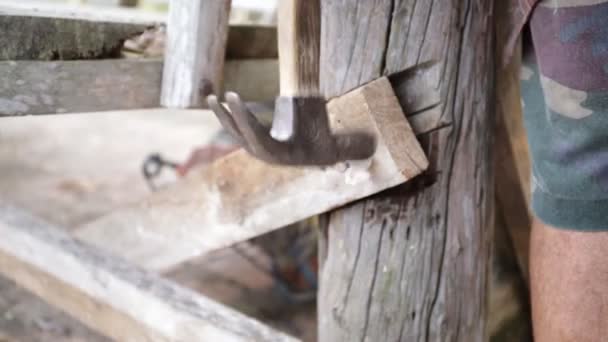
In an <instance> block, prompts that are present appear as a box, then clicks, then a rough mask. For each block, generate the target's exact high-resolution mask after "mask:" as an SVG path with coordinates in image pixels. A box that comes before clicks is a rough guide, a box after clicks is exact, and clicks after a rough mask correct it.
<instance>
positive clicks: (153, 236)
mask: <svg viewBox="0 0 608 342" xmlns="http://www.w3.org/2000/svg"><path fill="white" fill-rule="evenodd" d="M328 110H329V113H330V116H331V123H332V126H333V128H334V129H335V130H336V131H343V130H347V129H355V128H359V129H372V130H373V132H374V133H375V134H376V136H377V137H378V138H379V144H378V149H377V152H376V154H375V155H374V157H373V158H372V159H371V161H370V163H366V162H357V163H352V164H351V165H350V166H346V165H337V166H334V167H330V168H325V169H320V168H290V167H280V166H275V165H269V164H265V163H263V162H260V161H258V160H256V159H253V158H252V157H250V156H249V155H248V154H247V153H246V152H245V151H243V150H240V151H237V152H235V153H233V154H231V155H228V156H226V157H225V158H223V159H220V160H219V161H217V162H215V163H214V164H212V165H210V166H209V167H207V168H204V169H201V170H200V171H198V172H192V173H191V174H190V175H189V177H188V178H186V179H185V180H184V181H182V182H180V183H178V184H176V185H175V186H174V187H173V188H171V189H167V190H165V191H162V192H157V193H155V194H153V195H152V196H151V197H150V198H149V199H147V200H146V201H144V202H142V203H140V204H139V205H136V206H133V207H130V208H126V209H124V210H118V211H116V212H114V213H111V214H109V215H108V216H106V217H104V218H101V219H99V220H96V221H94V222H92V223H90V224H88V225H85V226H84V227H82V228H81V229H79V231H78V232H76V236H78V237H79V238H81V239H83V240H85V241H88V242H90V243H93V244H95V245H98V246H100V247H102V248H105V249H107V250H109V251H111V252H112V253H116V254H118V255H121V256H123V257H125V258H127V259H128V260H130V261H132V262H134V263H136V264H138V265H143V266H144V267H146V268H151V269H166V268H168V267H171V266H174V265H176V264H179V263H180V262H183V261H185V260H188V259H191V258H194V257H197V256H199V255H202V254H204V253H206V252H208V251H211V250H214V249H218V248H222V247H226V246H229V245H231V244H233V243H235V242H239V241H243V240H246V239H248V238H251V237H254V236H258V235H261V234H263V233H266V232H269V231H272V230H273V229H277V228H280V227H284V226H286V225H288V224H291V223H294V222H297V221H300V220H302V219H305V218H307V217H310V216H312V215H315V214H319V213H322V212H325V211H327V210H330V209H332V208H336V207H339V206H341V205H344V204H346V203H348V202H351V201H353V200H357V199H359V198H362V197H366V196H369V195H371V194H373V193H376V192H379V191H382V190H384V189H387V188H390V187H392V186H395V185H398V184H400V183H403V182H405V181H407V180H408V179H411V178H412V177H414V176H415V175H417V174H418V173H420V172H421V171H422V170H424V169H425V168H426V166H427V164H426V158H425V157H424V154H423V153H422V150H421V149H420V146H419V145H418V142H417V140H416V138H415V136H414V134H413V132H412V131H411V128H410V126H409V124H408V122H407V120H406V119H405V117H404V115H403V112H402V111H401V108H400V106H399V104H398V102H397V99H396V98H395V97H394V95H392V87H391V85H390V83H389V82H388V80H387V79H386V78H381V79H378V80H376V81H374V82H371V83H369V84H367V85H366V86H364V87H361V88H359V89H357V90H354V91H353V92H351V93H349V94H346V95H344V96H342V97H340V98H337V99H333V100H332V101H330V102H329V104H328ZM346 117H348V120H346V119H345V118H346Z"/></svg>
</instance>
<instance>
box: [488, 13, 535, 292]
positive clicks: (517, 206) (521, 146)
mask: <svg viewBox="0 0 608 342" xmlns="http://www.w3.org/2000/svg"><path fill="white" fill-rule="evenodd" d="M508 10H509V6H508V4H507V3H501V4H499V5H498V8H497V16H496V18H497V21H496V36H497V42H498V43H497V45H496V46H497V49H496V55H495V61H496V62H495V63H496V65H497V70H496V112H497V115H496V121H497V125H496V144H495V145H494V149H495V151H494V156H495V169H496V176H497V177H496V195H497V198H498V202H499V204H500V207H501V210H502V212H503V216H504V220H505V225H504V226H505V227H506V229H507V230H508V232H509V234H508V235H509V236H510V238H511V241H512V242H513V246H514V250H515V254H516V256H517V261H518V264H519V268H520V270H521V272H522V275H523V278H524V279H525V280H526V282H527V281H528V276H529V275H528V258H529V249H530V230H531V227H532V220H533V219H532V212H531V209H530V175H531V173H532V168H531V165H530V151H529V150H528V139H527V137H526V130H525V128H524V122H523V112H522V108H521V92H520V79H519V74H520V68H521V46H520V44H518V47H517V51H516V52H515V54H514V56H513V57H512V59H511V60H510V62H509V64H507V65H504V64H503V60H504V58H503V57H504V49H505V46H506V44H504V42H506V41H507V40H508V38H509V36H510V33H511V28H512V27H513V25H512V23H510V22H509V19H510V18H511V17H512V16H511V15H509V13H508ZM501 42H503V43H501Z"/></svg>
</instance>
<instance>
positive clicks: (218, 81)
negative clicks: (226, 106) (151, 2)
mask: <svg viewBox="0 0 608 342" xmlns="http://www.w3.org/2000/svg"><path fill="white" fill-rule="evenodd" d="M230 4H231V1H230V0H212V1H211V0H171V2H170V3H169V18H168V20H167V47H166V50H165V64H164V68H163V83H162V92H161V100H160V103H161V105H163V106H166V107H171V108H191V107H201V106H203V104H204V99H202V98H201V97H200V91H199V90H200V89H201V88H202V90H203V92H204V93H205V94H210V93H212V92H218V91H219V90H221V88H222V87H221V85H222V75H223V69H224V57H225V54H226V41H227V39H228V17H229V14H230Z"/></svg>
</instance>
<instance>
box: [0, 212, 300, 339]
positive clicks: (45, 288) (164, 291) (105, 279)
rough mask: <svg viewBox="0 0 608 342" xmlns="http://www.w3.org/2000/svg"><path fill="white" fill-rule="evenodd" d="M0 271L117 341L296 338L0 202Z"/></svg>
mask: <svg viewBox="0 0 608 342" xmlns="http://www.w3.org/2000/svg"><path fill="white" fill-rule="evenodd" d="M0 217H1V221H0V234H1V235H2V239H0V272H2V273H3V274H4V275H6V276H7V277H10V278H11V279H13V280H14V281H16V282H17V283H19V284H20V285H21V286H23V287H25V288H26V289H28V290H30V291H32V292H33V293H35V294H36V295H38V296H40V297H42V298H44V299H45V300H47V301H48V302H49V303H51V304H53V305H56V306H58V307H60V308H61V309H63V310H65V311H67V312H68V313H70V314H71V315H73V316H74V317H76V318H77V319H79V320H81V321H82V322H83V323H85V324H86V325H88V326H89V327H91V328H93V329H95V330H98V331H100V332H102V333H104V334H106V335H107V336H109V337H111V338H114V339H115V340H117V341H220V340H221V341H294V339H292V338H290V337H289V336H287V335H284V334H281V333H279V332H276V331H274V330H272V329H270V328H268V327H266V326H265V325H263V324H261V323H259V322H257V321H254V320H252V319H250V318H247V317H246V316H244V315H242V314H240V313H238V312H235V311H233V310H232V309H229V308H227V307H225V306H223V305H221V304H219V303H216V302H213V301H211V300H209V299H207V298H205V297H203V296H200V295H197V294H196V293H194V292H193V291H190V290H187V289H185V288H182V287H179V286H177V285H175V284H174V283H172V282H170V281H167V280H164V279H162V278H160V277H158V276H156V275H154V274H151V273H149V272H146V271H143V270H141V269H139V268H137V267H134V266H132V265H130V264H128V263H126V262H124V261H122V260H120V259H118V258H115V257H113V256H109V255H107V254H104V253H102V252H100V251H99V250H96V249H95V248H92V247H90V246H87V245H85V244H83V243H81V242H78V241H76V240H74V239H73V238H71V237H70V236H69V235H67V234H66V233H64V232H62V231H61V230H60V229H57V228H55V227H53V226H51V225H49V224H47V223H45V222H44V221H42V220H39V219H37V218H35V217H32V216H30V215H28V214H26V213H25V212H23V211H20V210H18V209H15V208H13V207H8V206H0Z"/></svg>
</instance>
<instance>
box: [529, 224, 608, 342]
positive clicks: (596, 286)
mask: <svg viewBox="0 0 608 342" xmlns="http://www.w3.org/2000/svg"><path fill="white" fill-rule="evenodd" d="M607 228H608V227H607ZM530 247H531V250H530V283H531V298H532V318H533V322H534V337H535V341H536V342H566V341H572V342H603V341H608V232H601V233H598V232H595V233H589V232H577V231H568V230H564V229H556V228H554V227H550V226H547V225H545V224H543V223H542V222H541V221H538V220H537V221H536V222H535V224H534V227H533V229H532V241H531V243H530Z"/></svg>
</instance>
